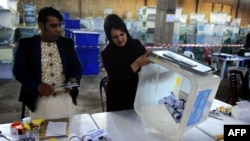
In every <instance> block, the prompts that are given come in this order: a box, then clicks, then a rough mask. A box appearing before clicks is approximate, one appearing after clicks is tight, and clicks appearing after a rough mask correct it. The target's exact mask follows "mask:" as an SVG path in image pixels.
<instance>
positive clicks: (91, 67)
mask: <svg viewBox="0 0 250 141" xmlns="http://www.w3.org/2000/svg"><path fill="white" fill-rule="evenodd" d="M76 52H77V55H78V57H79V60H80V62H81V64H82V68H83V75H97V74H98V73H99V64H100V62H99V60H98V56H99V47H97V46H95V47H76Z"/></svg>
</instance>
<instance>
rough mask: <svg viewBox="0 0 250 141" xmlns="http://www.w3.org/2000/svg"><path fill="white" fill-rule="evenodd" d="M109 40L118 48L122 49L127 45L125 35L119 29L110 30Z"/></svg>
mask: <svg viewBox="0 0 250 141" xmlns="http://www.w3.org/2000/svg"><path fill="white" fill-rule="evenodd" d="M110 34H111V39H112V41H113V43H114V44H115V45H116V46H118V47H123V46H125V44H126V43H127V40H128V38H127V34H126V32H124V31H121V30H120V29H111V31H110Z"/></svg>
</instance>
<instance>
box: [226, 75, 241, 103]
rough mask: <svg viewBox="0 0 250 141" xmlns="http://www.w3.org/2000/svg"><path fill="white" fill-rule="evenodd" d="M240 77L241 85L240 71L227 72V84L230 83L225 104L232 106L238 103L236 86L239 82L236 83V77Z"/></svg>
mask: <svg viewBox="0 0 250 141" xmlns="http://www.w3.org/2000/svg"><path fill="white" fill-rule="evenodd" d="M238 75H239V76H240V79H241V84H242V83H243V78H244V76H243V73H242V71H239V70H230V71H229V83H230V88H229V89H230V95H229V97H228V99H227V103H231V104H232V105H235V104H236V102H237V101H238V97H239V94H238V91H237V89H238V84H239V82H238V81H237V76H238Z"/></svg>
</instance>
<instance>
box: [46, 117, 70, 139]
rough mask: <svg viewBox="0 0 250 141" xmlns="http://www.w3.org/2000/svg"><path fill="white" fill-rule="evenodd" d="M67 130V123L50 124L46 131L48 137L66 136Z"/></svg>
mask: <svg viewBox="0 0 250 141" xmlns="http://www.w3.org/2000/svg"><path fill="white" fill-rule="evenodd" d="M66 129H67V122H52V121H50V122H49V123H48V126H47V129H46V136H54V137H56V136H65V135H66Z"/></svg>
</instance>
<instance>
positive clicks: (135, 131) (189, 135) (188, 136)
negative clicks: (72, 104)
mask: <svg viewBox="0 0 250 141" xmlns="http://www.w3.org/2000/svg"><path fill="white" fill-rule="evenodd" d="M220 106H230V105H229V104H227V103H224V102H222V101H220V100H216V99H215V100H214V102H213V104H212V106H211V109H215V108H217V107H220ZM91 116H92V118H93V119H94V121H95V123H96V125H97V126H98V128H101V129H104V130H105V131H107V133H108V135H109V138H108V139H107V140H108V141H109V140H111V141H116V140H119V141H128V140H129V141H138V140H143V141H152V140H157V141H166V137H165V136H164V135H163V134H161V133H160V132H158V131H156V130H155V129H153V128H152V127H151V126H150V125H148V124H147V123H145V122H143V120H142V119H141V118H140V117H139V116H138V115H137V114H136V112H135V111H134V110H124V111H117V112H104V113H95V114H92V115H91ZM221 118H222V119H223V120H218V119H215V118H212V117H208V118H207V120H206V121H204V122H202V123H200V124H198V125H197V126H196V127H193V128H191V129H189V130H187V131H186V132H184V134H183V139H182V140H183V141H201V140H204V141H211V140H212V141H215V140H216V135H218V134H223V132H224V131H223V126H224V124H231V123H233V124H249V122H246V121H241V120H237V119H234V118H232V117H229V116H222V117H221ZM166 127H167V126H166ZM168 128H171V127H168Z"/></svg>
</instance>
